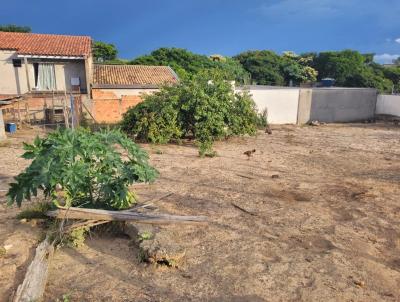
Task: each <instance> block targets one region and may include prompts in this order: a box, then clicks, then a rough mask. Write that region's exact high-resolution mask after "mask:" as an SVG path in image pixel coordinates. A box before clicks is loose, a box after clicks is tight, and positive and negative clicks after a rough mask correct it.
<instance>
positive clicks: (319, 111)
mask: <svg viewBox="0 0 400 302" xmlns="http://www.w3.org/2000/svg"><path fill="white" fill-rule="evenodd" d="M299 101H300V104H299V111H301V112H299V113H298V116H300V119H299V121H298V122H299V123H307V122H310V121H313V120H317V121H320V122H326V123H340V122H357V121H362V120H365V119H370V118H373V117H374V115H375V108H376V101H377V91H376V89H370V88H314V89H313V90H312V96H311V102H310V100H309V97H308V96H307V97H306V96H304V97H303V98H300V100H299Z"/></svg>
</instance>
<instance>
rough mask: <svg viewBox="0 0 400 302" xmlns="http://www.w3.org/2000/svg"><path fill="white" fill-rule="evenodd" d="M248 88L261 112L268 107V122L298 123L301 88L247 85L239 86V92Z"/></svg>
mask: <svg viewBox="0 0 400 302" xmlns="http://www.w3.org/2000/svg"><path fill="white" fill-rule="evenodd" d="M243 90H248V91H249V92H250V94H251V95H252V97H253V100H254V102H255V103H256V105H257V109H258V110H259V112H260V113H261V112H263V110H264V109H265V108H267V109H268V122H269V123H271V124H296V123H297V111H298V106H299V93H300V89H299V88H287V87H283V88H281V87H269V86H261V85H257V86H246V87H238V88H237V89H236V91H237V92H241V91H243Z"/></svg>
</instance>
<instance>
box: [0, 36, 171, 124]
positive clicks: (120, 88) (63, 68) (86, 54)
mask: <svg viewBox="0 0 400 302" xmlns="http://www.w3.org/2000/svg"><path fill="white" fill-rule="evenodd" d="M177 82H178V76H177V75H176V74H175V72H174V71H173V70H172V69H171V68H170V67H168V66H141V65H105V64H93V59H92V39H91V38H90V37H88V36H68V35H52V34H36V33H18V32H0V96H4V97H6V98H9V97H15V96H17V97H18V96H23V97H22V98H18V104H17V105H18V106H16V105H15V104H9V105H3V106H2V108H3V110H6V113H7V119H8V118H10V119H15V117H16V116H20V111H21V108H22V110H26V111H27V113H26V117H27V118H26V119H27V120H34V121H38V122H41V121H43V120H46V123H47V122H50V123H52V121H48V120H53V118H51V116H54V115H56V114H59V115H61V117H63V112H64V109H68V108H67V107H68V104H70V94H74V100H78V103H79V102H81V101H82V102H84V103H85V104H86V105H85V108H86V110H90V111H91V112H89V113H90V116H91V117H93V116H95V117H96V121H97V122H102V123H115V122H118V121H120V120H121V118H122V115H123V113H125V112H126V111H127V110H128V108H130V107H132V106H135V105H137V104H138V103H140V102H141V101H142V100H143V95H144V94H148V93H154V92H155V91H157V90H159V88H160V86H162V85H164V84H175V83H177ZM20 100H23V102H25V103H24V104H19V102H20ZM12 103H13V102H12ZM65 106H67V107H65ZM77 106H79V110H80V111H82V107H83V105H81V104H80V103H79V105H77ZM77 106H76V107H77ZM28 107H29V108H28ZM88 108H89V109H88ZM71 110H72V108H70V109H69V110H67V111H69V112H70V111H71ZM74 110H76V109H74ZM58 112H60V113H58ZM49 116H50V117H49Z"/></svg>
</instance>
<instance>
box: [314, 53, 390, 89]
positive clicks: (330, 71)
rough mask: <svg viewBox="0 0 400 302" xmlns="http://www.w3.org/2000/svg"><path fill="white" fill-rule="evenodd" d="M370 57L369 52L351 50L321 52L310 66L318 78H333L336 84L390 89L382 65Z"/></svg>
mask: <svg viewBox="0 0 400 302" xmlns="http://www.w3.org/2000/svg"><path fill="white" fill-rule="evenodd" d="M371 58H372V55H371V54H367V55H363V54H361V53H359V52H358V51H353V50H344V51H330V52H321V53H319V54H318V56H316V57H315V58H314V60H313V62H312V66H313V67H314V68H315V69H316V70H317V71H318V73H319V79H322V78H325V77H329V78H334V79H335V82H336V85H337V86H342V87H371V88H376V89H378V90H379V91H381V92H388V91H390V90H391V88H392V86H393V82H392V81H391V80H390V79H388V78H386V77H385V76H386V75H385V73H384V71H383V67H382V66H380V65H378V64H376V63H374V62H373V61H372V60H371Z"/></svg>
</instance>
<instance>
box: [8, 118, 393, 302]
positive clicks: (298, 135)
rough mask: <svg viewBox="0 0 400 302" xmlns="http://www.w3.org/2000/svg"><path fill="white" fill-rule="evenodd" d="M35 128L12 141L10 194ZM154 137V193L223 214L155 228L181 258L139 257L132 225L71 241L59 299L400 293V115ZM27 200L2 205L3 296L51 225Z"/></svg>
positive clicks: (178, 209) (329, 297)
mask: <svg viewBox="0 0 400 302" xmlns="http://www.w3.org/2000/svg"><path fill="white" fill-rule="evenodd" d="M31 137H32V135H31V133H22V134H21V133H20V134H18V135H17V136H16V137H14V138H12V139H10V140H9V141H8V143H6V144H3V145H2V146H1V147H0V152H1V154H2V158H1V160H0V171H1V172H0V180H1V183H0V189H1V190H2V191H0V196H4V193H5V192H4V190H5V189H7V182H8V181H10V177H12V176H13V175H15V174H17V173H18V172H19V171H21V170H22V169H23V168H24V167H25V166H26V164H27V163H26V162H25V160H22V159H19V158H18V157H19V156H20V155H21V153H22V149H21V141H22V140H24V139H31ZM144 147H145V148H146V149H147V150H148V151H149V153H150V157H151V162H152V164H153V165H154V166H155V167H157V169H158V170H159V171H160V178H159V179H158V180H157V181H156V182H155V183H154V184H152V185H149V186H140V187H139V188H138V191H139V196H140V199H141V202H146V201H149V200H154V199H156V200H157V198H159V197H164V198H162V199H161V200H158V201H156V202H155V204H156V206H157V207H158V210H157V211H159V212H163V213H171V214H180V215H206V216H208V217H209V218H210V220H211V221H212V222H211V223H209V224H208V225H205V226H204V225H183V226H182V225H168V226H159V227H156V228H154V229H153V232H154V235H155V238H156V239H157V238H158V241H157V244H158V245H160V248H163V245H165V246H166V247H167V248H170V247H171V246H173V248H174V249H175V250H181V251H183V253H184V257H183V258H182V262H180V263H179V265H178V267H166V266H164V265H155V264H146V263H141V262H139V261H138V253H139V251H138V248H137V246H136V245H135V244H133V243H132V241H131V240H130V239H128V238H126V237H122V236H117V237H113V236H102V237H99V236H98V235H95V234H94V235H93V236H92V237H91V238H90V239H88V240H87V241H86V245H85V246H83V247H81V248H78V249H72V248H62V249H60V250H58V251H57V252H56V254H55V258H54V260H53V262H52V264H51V269H50V275H49V281H48V286H47V288H46V294H45V300H46V301H57V299H59V301H63V298H62V296H63V295H65V297H66V298H67V297H68V299H69V300H68V301H324V302H326V301H400V286H399V284H400V198H399V196H400V127H399V126H394V125H388V124H345V125H323V126H318V127H310V126H305V127H299V126H279V127H278V126H275V127H273V134H272V135H267V134H264V133H262V132H260V133H259V135H258V136H257V137H252V138H236V139H231V140H229V141H226V142H219V143H217V144H216V146H215V149H216V151H217V152H218V156H217V157H215V158H205V159H201V158H199V157H198V156H197V150H196V149H195V148H194V147H193V146H192V145H190V144H183V145H181V146H178V145H166V146H150V145H144ZM251 149H256V152H255V154H254V156H252V157H251V158H250V159H247V157H246V156H245V155H243V152H244V151H246V150H251ZM168 193H172V194H168ZM0 200H2V201H4V198H3V197H0ZM17 212H18V209H16V208H12V209H7V208H6V207H5V205H4V202H3V203H1V204H0V246H2V245H3V246H4V245H12V247H11V248H10V249H9V250H8V251H7V254H6V255H4V256H2V257H1V256H0V272H1V273H0V301H7V299H8V297H9V296H10V294H11V293H12V291H13V290H15V288H16V286H17V285H18V284H19V283H20V282H21V280H22V278H23V275H24V272H25V269H26V267H27V264H28V263H29V261H30V259H31V258H32V255H33V251H34V247H35V245H36V244H37V242H38V238H39V233H40V231H39V230H38V228H37V227H35V226H32V225H31V224H30V223H29V222H20V221H18V220H16V219H15V218H14V217H15V214H16V213H17ZM64 300H65V299H64Z"/></svg>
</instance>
